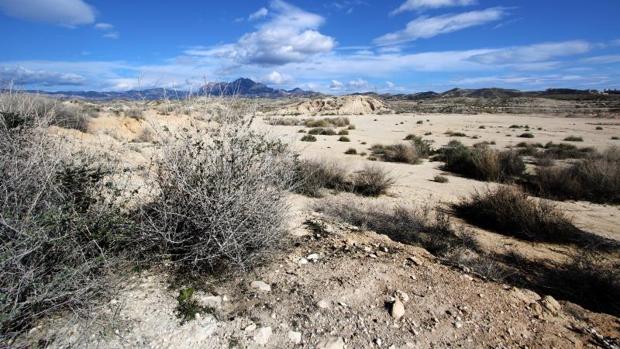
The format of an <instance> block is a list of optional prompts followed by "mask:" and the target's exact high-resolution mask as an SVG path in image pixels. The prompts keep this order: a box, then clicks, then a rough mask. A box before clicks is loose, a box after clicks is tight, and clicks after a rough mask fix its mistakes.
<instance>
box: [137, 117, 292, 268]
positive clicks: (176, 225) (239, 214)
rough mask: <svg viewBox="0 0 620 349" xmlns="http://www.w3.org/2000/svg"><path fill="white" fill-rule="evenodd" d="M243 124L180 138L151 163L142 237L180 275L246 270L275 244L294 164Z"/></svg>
mask: <svg viewBox="0 0 620 349" xmlns="http://www.w3.org/2000/svg"><path fill="white" fill-rule="evenodd" d="M250 121H251V120H245V119H239V120H236V121H230V122H227V123H223V124H221V125H220V127H218V128H217V129H214V130H211V131H210V132H209V135H208V137H195V136H198V135H200V134H199V133H200V130H198V131H197V132H198V134H197V135H195V136H192V135H191V134H183V135H180V136H178V137H177V139H175V140H173V141H171V143H168V144H165V145H164V147H163V155H162V156H161V157H160V158H158V159H157V160H156V162H157V168H158V171H157V173H156V176H155V183H154V188H156V190H155V191H154V193H153V198H152V200H151V201H150V202H149V203H147V204H146V205H144V207H143V208H142V210H141V214H140V216H141V226H140V227H141V231H142V236H143V238H144V239H147V240H148V241H149V243H150V244H151V245H152V246H153V247H154V248H156V249H158V250H159V252H158V253H157V254H162V255H165V256H168V257H169V258H170V259H171V260H172V261H173V262H174V264H175V266H177V267H178V268H179V269H180V270H182V271H205V270H206V271H210V270H214V269H219V268H230V267H233V268H240V269H247V268H249V267H250V266H252V265H254V264H255V263H256V262H257V261H259V260H261V259H262V258H263V256H264V255H265V254H266V253H268V252H269V251H270V250H272V249H273V248H274V247H275V246H277V245H278V243H279V242H281V241H282V236H283V234H284V232H285V230H286V224H285V222H286V218H285V217H286V212H287V208H288V204H287V203H286V200H285V196H286V192H287V190H288V189H289V188H291V187H293V185H294V183H295V179H296V178H295V173H296V172H295V170H294V168H295V167H294V156H293V154H292V153H291V152H290V151H289V150H288V148H287V147H286V146H285V145H283V144H282V143H281V142H279V141H276V140H271V139H269V138H268V137H267V136H265V135H264V134H260V133H256V132H254V131H251V130H250V129H249V125H250Z"/></svg>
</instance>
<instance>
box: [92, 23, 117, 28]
mask: <svg viewBox="0 0 620 349" xmlns="http://www.w3.org/2000/svg"><path fill="white" fill-rule="evenodd" d="M95 29H97V30H112V29H114V26H113V25H112V24H110V23H102V22H101V23H97V24H95Z"/></svg>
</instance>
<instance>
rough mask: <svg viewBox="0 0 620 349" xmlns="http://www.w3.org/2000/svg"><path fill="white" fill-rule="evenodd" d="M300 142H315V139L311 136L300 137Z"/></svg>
mask: <svg viewBox="0 0 620 349" xmlns="http://www.w3.org/2000/svg"><path fill="white" fill-rule="evenodd" d="M301 141H302V142H316V137H314V136H313V135H304V136H303V137H301Z"/></svg>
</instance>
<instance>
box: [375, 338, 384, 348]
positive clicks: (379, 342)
mask: <svg viewBox="0 0 620 349" xmlns="http://www.w3.org/2000/svg"><path fill="white" fill-rule="evenodd" d="M375 344H376V345H377V346H378V347H380V346H381V344H383V341H382V340H381V338H375Z"/></svg>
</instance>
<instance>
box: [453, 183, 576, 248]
mask: <svg viewBox="0 0 620 349" xmlns="http://www.w3.org/2000/svg"><path fill="white" fill-rule="evenodd" d="M453 207H454V212H455V213H456V215H458V216H459V217H461V218H463V219H465V220H467V221H468V222H470V223H472V224H475V225H478V226H481V227H483V228H485V229H490V230H494V231H497V232H499V233H501V234H507V235H511V236H514V237H517V238H520V239H524V240H529V241H547V242H562V243H566V242H577V241H579V239H580V238H581V237H582V235H583V233H582V232H581V231H580V230H579V229H577V228H576V227H575V226H574V225H573V224H572V222H571V220H570V219H569V218H568V217H566V216H565V215H564V214H563V213H562V212H561V211H560V210H559V209H557V208H556V207H555V206H554V205H553V204H551V203H550V202H548V201H545V200H537V199H533V198H530V197H528V196H527V194H525V193H524V192H523V191H521V190H520V189H518V188H517V187H512V186H501V187H498V188H496V189H487V190H486V191H484V192H476V193H474V194H473V195H472V196H471V197H470V198H468V199H464V200H462V201H461V202H460V203H458V204H456V205H454V206H453Z"/></svg>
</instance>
